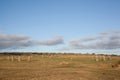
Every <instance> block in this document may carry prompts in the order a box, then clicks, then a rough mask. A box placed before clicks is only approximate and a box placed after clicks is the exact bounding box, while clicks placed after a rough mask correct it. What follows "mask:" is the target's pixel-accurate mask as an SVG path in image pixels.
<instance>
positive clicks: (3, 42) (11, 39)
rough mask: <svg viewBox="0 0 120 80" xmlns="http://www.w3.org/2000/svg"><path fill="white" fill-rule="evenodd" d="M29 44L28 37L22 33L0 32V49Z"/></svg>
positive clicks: (30, 42)
mask: <svg viewBox="0 0 120 80" xmlns="http://www.w3.org/2000/svg"><path fill="white" fill-rule="evenodd" d="M31 44H32V41H31V40H30V39H29V37H27V36H24V35H18V34H14V35H11V34H0V49H6V48H17V47H22V46H30V45H31Z"/></svg>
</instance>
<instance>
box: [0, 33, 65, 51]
mask: <svg viewBox="0 0 120 80" xmlns="http://www.w3.org/2000/svg"><path fill="white" fill-rule="evenodd" d="M63 42H64V41H63V39H62V37H60V36H56V37H53V38H51V39H48V40H42V41H41V40H36V41H33V40H32V39H31V38H29V37H28V36H25V35H20V34H0V49H7V48H12V49H16V48H22V47H28V46H33V45H34V46H35V45H46V46H54V45H59V44H63Z"/></svg>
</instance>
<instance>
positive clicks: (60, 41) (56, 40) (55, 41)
mask: <svg viewBox="0 0 120 80" xmlns="http://www.w3.org/2000/svg"><path fill="white" fill-rule="evenodd" d="M63 42H64V41H63V38H62V37H60V36H56V37H53V38H51V39H48V40H42V41H38V44H40V45H48V46H51V45H59V44H63Z"/></svg>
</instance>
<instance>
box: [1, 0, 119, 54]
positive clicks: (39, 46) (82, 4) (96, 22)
mask: <svg viewBox="0 0 120 80" xmlns="http://www.w3.org/2000/svg"><path fill="white" fill-rule="evenodd" d="M119 4H120V0H0V52H9V51H12V52H75V53H76V52H78V53H106V54H120V5H119Z"/></svg>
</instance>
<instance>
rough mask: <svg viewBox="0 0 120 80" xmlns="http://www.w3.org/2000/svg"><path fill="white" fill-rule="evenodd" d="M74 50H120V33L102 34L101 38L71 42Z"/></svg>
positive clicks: (87, 38)
mask: <svg viewBox="0 0 120 80" xmlns="http://www.w3.org/2000/svg"><path fill="white" fill-rule="evenodd" d="M69 45H70V46H71V47H73V48H74V49H118V48H120V33H118V32H117V33H116V32H111V33H110V32H109V33H108V32H102V33H101V35H99V36H91V37H90V36H89V37H85V38H80V39H74V40H70V41H69Z"/></svg>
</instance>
